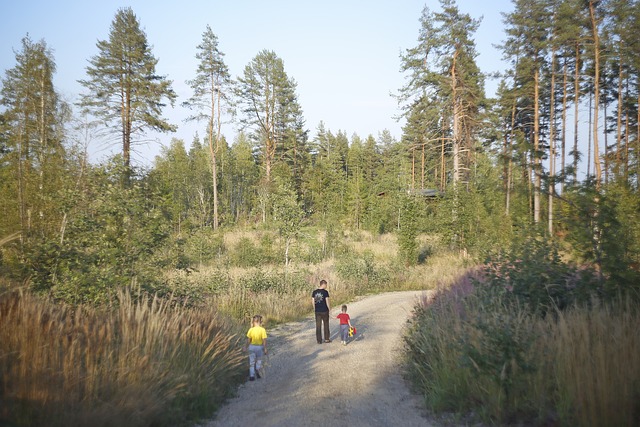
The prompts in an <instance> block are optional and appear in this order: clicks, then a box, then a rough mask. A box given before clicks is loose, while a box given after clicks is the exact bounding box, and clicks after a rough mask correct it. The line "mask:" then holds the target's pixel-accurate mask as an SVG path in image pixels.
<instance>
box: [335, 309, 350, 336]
mask: <svg viewBox="0 0 640 427" xmlns="http://www.w3.org/2000/svg"><path fill="white" fill-rule="evenodd" d="M336 319H340V336H341V337H342V345H347V337H348V336H349V328H351V317H349V315H348V314H347V306H346V305H343V306H342V313H340V314H338V315H337V316H336Z"/></svg>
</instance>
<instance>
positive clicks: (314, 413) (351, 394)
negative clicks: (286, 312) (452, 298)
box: [203, 292, 434, 427]
mask: <svg viewBox="0 0 640 427" xmlns="http://www.w3.org/2000/svg"><path fill="white" fill-rule="evenodd" d="M421 294H422V292H392V293H386V294H382V295H376V296H371V297H366V298H363V299H361V300H359V301H356V302H352V303H351V304H349V311H348V312H349V315H350V316H351V318H352V323H353V325H354V326H356V328H357V330H358V334H357V336H356V339H355V340H354V341H352V342H351V343H349V345H347V346H343V345H341V343H340V337H339V331H340V327H339V326H338V321H337V320H336V319H331V322H330V326H331V338H332V340H333V342H332V343H329V344H321V345H319V344H317V343H316V340H315V320H314V319H311V317H309V319H308V320H305V321H303V322H296V323H290V324H286V325H283V326H280V327H278V328H276V329H273V330H269V329H268V330H267V332H268V334H269V351H270V354H269V358H268V359H266V361H267V364H266V367H265V378H263V379H260V380H256V381H253V382H247V383H245V384H243V385H242V386H240V388H239V390H238V396H237V397H235V398H234V399H232V400H230V401H229V403H228V404H226V405H225V406H224V407H222V408H221V409H220V411H219V412H218V414H217V416H216V418H215V419H213V420H211V421H210V422H208V423H206V424H203V426H206V427H214V426H215V427H223V426H224V427H227V426H238V427H245V426H251V425H256V426H261V427H271V426H278V427H293V426H296V427H297V426H302V425H304V426H319V425H344V426H356V427H357V426H363V427H364V426H367V427H375V426H396V425H398V426H400V425H401V426H403V427H411V426H421V427H425V426H430V425H434V422H433V420H431V419H429V417H428V414H427V413H426V412H425V411H424V410H423V409H422V406H421V401H420V397H419V396H416V395H414V394H412V393H411V392H410V391H409V389H408V386H407V384H406V382H405V380H404V379H403V378H402V376H401V371H400V361H399V357H400V350H401V348H402V329H403V327H404V325H405V324H406V320H407V318H408V317H409V315H410V314H411V310H412V309H413V306H414V303H415V301H416V298H417V297H419V296H420V295H421ZM338 309H339V307H334V308H333V309H332V310H331V316H335V315H336V314H337V313H338V312H339V311H338ZM267 327H268V325H267Z"/></svg>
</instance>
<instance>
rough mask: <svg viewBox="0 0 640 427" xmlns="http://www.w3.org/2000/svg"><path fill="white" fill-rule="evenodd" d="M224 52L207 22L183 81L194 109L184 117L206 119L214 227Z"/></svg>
mask: <svg viewBox="0 0 640 427" xmlns="http://www.w3.org/2000/svg"><path fill="white" fill-rule="evenodd" d="M223 57H224V54H223V53H222V52H221V51H220V50H219V48H218V37H217V36H216V35H215V34H214V33H213V31H212V30H211V27H210V26H208V25H207V29H206V31H205V32H204V33H203V34H202V43H200V45H198V53H197V54H196V58H197V59H198V60H199V61H200V62H199V64H198V69H197V71H196V77H195V78H194V79H193V80H191V81H188V82H187V83H188V84H189V86H190V87H191V89H192V90H193V94H192V95H191V98H189V100H188V101H186V102H185V103H184V105H185V106H187V107H190V108H193V109H195V110H196V111H197V112H196V114H195V115H193V116H190V117H189V118H188V120H198V121H199V120H206V122H207V139H208V141H209V155H210V156H211V176H212V181H213V228H214V230H215V229H217V228H218V222H219V219H218V170H217V157H216V156H217V154H218V152H219V151H220V140H221V133H220V132H221V127H222V114H223V103H225V105H229V101H230V98H229V97H230V94H231V87H232V80H231V75H230V74H229V69H228V67H227V65H226V64H225V62H224V58H223Z"/></svg>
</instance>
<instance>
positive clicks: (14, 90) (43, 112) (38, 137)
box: [0, 35, 69, 238]
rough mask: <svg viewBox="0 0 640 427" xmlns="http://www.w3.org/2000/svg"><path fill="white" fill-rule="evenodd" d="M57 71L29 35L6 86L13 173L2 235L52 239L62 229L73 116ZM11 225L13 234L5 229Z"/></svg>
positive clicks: (5, 135) (7, 154)
mask: <svg viewBox="0 0 640 427" xmlns="http://www.w3.org/2000/svg"><path fill="white" fill-rule="evenodd" d="M55 71H56V65H55V61H54V58H53V54H52V52H51V50H50V49H49V47H48V46H47V44H46V42H45V41H44V40H41V41H39V42H33V41H32V40H31V38H30V37H29V36H28V35H27V36H26V37H24V38H23V39H22V49H21V50H20V51H18V52H16V66H15V67H14V68H11V69H9V70H7V71H6V77H5V78H4V79H3V80H2V90H1V91H0V105H2V106H3V107H4V108H5V111H4V112H3V114H2V122H3V123H2V141H3V143H2V144H3V145H2V146H1V147H2V151H3V153H2V156H3V158H4V161H3V164H4V165H7V166H8V170H10V171H11V173H10V174H9V175H8V176H7V178H8V180H9V181H8V182H6V183H5V185H7V186H8V187H7V188H5V189H3V190H5V191H6V192H3V196H2V202H1V205H2V208H1V211H3V212H4V214H3V215H2V217H3V218H4V220H6V221H8V223H7V224H6V225H4V224H3V227H2V229H1V231H2V232H6V231H11V232H13V231H20V232H22V233H23V238H28V236H29V235H30V234H33V233H38V234H39V235H40V236H41V237H50V236H51V234H52V233H54V232H56V231H57V230H56V228H57V227H59V224H60V218H57V217H56V214H57V213H58V212H60V209H57V208H56V207H55V205H56V203H57V202H58V201H59V200H60V198H59V197H56V193H57V192H58V191H60V190H61V188H62V183H63V182H64V177H63V175H62V170H63V162H64V157H65V151H64V147H63V145H62V141H63V139H64V128H63V126H64V123H65V121H66V120H67V118H68V112H69V110H68V107H67V106H66V104H64V103H63V102H62V101H60V99H59V97H58V94H57V92H56V90H55V88H54V86H53V75H54V73H55ZM9 224H13V226H12V228H11V229H9V230H7V229H5V228H4V226H9ZM16 225H17V227H18V229H16V228H15V227H16ZM9 227H11V226H9Z"/></svg>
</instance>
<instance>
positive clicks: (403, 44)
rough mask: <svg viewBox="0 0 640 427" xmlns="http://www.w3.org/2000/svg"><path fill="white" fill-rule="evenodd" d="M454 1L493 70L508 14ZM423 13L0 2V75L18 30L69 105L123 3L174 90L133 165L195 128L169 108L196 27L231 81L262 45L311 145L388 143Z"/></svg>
mask: <svg viewBox="0 0 640 427" xmlns="http://www.w3.org/2000/svg"><path fill="white" fill-rule="evenodd" d="M457 4H458V7H459V9H460V11H461V12H463V13H468V14H469V15H470V16H471V17H472V18H480V17H482V18H483V19H482V23H481V24H480V28H479V30H478V32H477V33H476V46H477V50H478V52H479V57H478V59H477V61H478V65H479V67H480V69H481V70H482V71H483V72H487V73H489V72H495V71H502V70H503V69H504V67H505V65H504V63H502V62H501V61H500V58H501V53H500V51H498V50H497V49H496V48H495V47H494V46H493V45H495V44H498V43H501V42H502V41H503V40H504V38H505V35H504V30H503V28H504V25H503V24H502V16H501V14H500V13H501V12H509V11H511V10H512V9H513V5H512V4H511V2H510V1H509V0H492V1H490V2H481V1H478V0H458V1H457ZM425 5H426V6H427V7H429V9H431V10H439V8H440V4H439V2H438V1H437V0H388V1H382V0H323V1H304V0H272V1H266V0H262V1H260V0H228V1H219V0H209V1H207V0H194V1H191V0H183V1H162V0H156V1H142V0H130V1H128V2H124V1H120V0H116V1H114V0H102V1H96V2H93V1H87V0H59V1H51V0H25V1H15V0H0V13H1V14H2V16H3V17H4V19H3V21H4V22H3V25H2V26H0V72H1V73H2V77H4V76H5V71H6V70H7V69H8V68H12V67H13V66H15V54H14V52H13V51H14V50H19V49H20V48H21V39H22V38H23V37H24V36H25V35H26V34H27V33H29V35H30V36H31V38H32V40H34V41H37V40H40V39H44V40H45V41H46V42H47V44H48V46H49V47H50V48H52V49H53V51H54V57H55V60H56V64H57V73H56V76H55V84H56V87H57V90H58V91H59V92H60V93H61V94H63V96H64V97H65V98H66V99H67V100H69V101H71V102H74V101H75V100H76V98H77V95H78V93H80V91H81V90H82V88H81V87H80V85H79V84H78V83H77V80H78V79H82V78H85V77H86V76H85V69H86V66H87V64H88V62H87V61H88V60H89V59H90V58H91V57H92V56H94V55H96V54H97V48H96V42H97V41H98V40H105V39H107V38H108V33H109V26H110V24H111V22H112V20H113V17H114V15H115V13H116V11H117V10H118V8H121V7H127V6H130V7H131V8H132V9H133V11H134V12H135V14H136V15H137V17H138V19H139V20H140V23H141V25H142V28H143V29H144V31H145V32H146V34H147V38H148V41H149V43H150V44H151V45H152V46H153V54H154V55H155V56H156V58H158V59H159V63H158V67H157V71H158V73H159V74H162V75H166V76H167V77H168V78H169V79H171V80H173V87H174V90H175V91H176V92H177V94H178V100H177V102H176V106H175V107H174V108H173V109H171V108H170V107H168V108H167V109H166V110H165V113H164V114H165V116H166V117H167V118H169V119H170V120H171V121H172V122H173V123H174V124H176V125H178V126H179V129H178V131H177V132H176V133H174V134H166V135H153V138H157V143H156V142H153V143H150V144H147V146H145V147H142V148H139V150H138V153H137V156H136V160H137V161H138V162H142V163H149V162H151V161H152V160H153V156H154V155H156V154H157V153H158V143H159V144H162V145H168V143H169V141H170V140H171V138H172V137H177V138H181V139H183V140H184V141H185V142H186V144H187V146H189V144H190V143H191V140H192V139H193V135H194V133H195V131H196V130H197V129H201V128H202V126H198V125H196V124H184V123H183V119H184V117H186V116H187V114H188V112H187V111H186V110H185V109H183V108H182V107H181V106H180V103H181V102H182V101H184V100H186V99H187V98H188V97H189V95H190V90H189V88H188V86H187V85H186V84H185V80H187V79H191V78H193V74H194V71H195V69H196V59H195V53H196V46H197V45H198V44H199V43H200V41H201V40H202V33H203V32H204V31H205V28H206V25H207V24H209V25H210V26H211V29H212V30H213V32H214V33H215V34H216V35H217V36H218V40H219V48H220V50H221V51H222V52H223V53H224V54H225V61H226V63H227V65H228V66H229V70H230V72H231V74H232V76H233V77H236V76H238V75H240V74H241V73H242V71H243V69H244V67H245V65H247V63H249V61H251V59H252V58H254V57H255V55H256V54H257V53H258V52H259V51H261V50H262V49H268V50H272V51H274V52H275V53H276V54H277V55H278V56H279V57H280V58H282V60H283V61H284V65H285V71H286V73H287V75H288V76H289V77H292V78H293V79H295V80H296V82H297V84H298V88H297V89H298V97H299V102H300V104H301V106H302V109H303V112H304V117H305V119H306V128H307V129H309V130H310V137H311V138H313V137H314V136H315V134H316V128H317V126H318V123H319V122H320V121H321V120H322V121H324V123H325V127H326V128H327V129H329V130H331V131H332V132H333V133H334V134H335V133H337V131H338V130H342V131H344V132H346V134H347V135H348V136H349V137H351V135H352V134H353V133H357V134H358V135H359V136H360V137H362V138H365V137H367V136H368V135H369V134H371V135H373V136H374V137H377V136H378V134H379V133H380V132H381V131H383V130H384V129H388V130H389V131H390V132H391V134H392V135H393V136H394V137H395V138H396V139H399V138H400V136H401V132H402V131H401V128H402V125H403V122H402V121H400V122H398V121H396V120H395V119H394V117H395V116H396V115H398V113H399V110H398V106H397V103H396V101H395V99H393V98H392V97H391V96H390V94H391V93H397V91H398V89H399V88H400V87H402V85H403V84H404V75H403V74H401V73H400V58H399V56H400V53H401V52H404V51H405V50H406V49H408V48H412V47H414V46H416V44H417V38H418V31H419V28H420V23H419V18H420V15H421V12H422V9H423V7H424V6H425ZM494 90H495V83H492V82H490V81H488V82H487V92H488V95H490V96H491V95H493V91H494ZM223 133H224V134H225V136H226V137H227V139H228V140H229V141H230V142H231V141H233V138H234V137H235V134H236V129H235V125H233V124H228V125H226V126H225V127H224V128H223ZM203 134H204V132H200V135H201V136H202V135H203ZM90 149H91V150H92V152H93V153H94V158H98V157H99V155H100V153H103V154H104V153H105V151H104V150H102V151H101V149H100V147H98V146H95V147H90Z"/></svg>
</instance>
